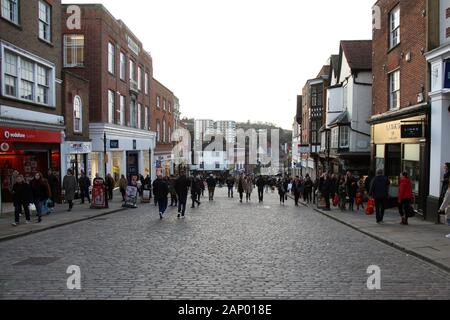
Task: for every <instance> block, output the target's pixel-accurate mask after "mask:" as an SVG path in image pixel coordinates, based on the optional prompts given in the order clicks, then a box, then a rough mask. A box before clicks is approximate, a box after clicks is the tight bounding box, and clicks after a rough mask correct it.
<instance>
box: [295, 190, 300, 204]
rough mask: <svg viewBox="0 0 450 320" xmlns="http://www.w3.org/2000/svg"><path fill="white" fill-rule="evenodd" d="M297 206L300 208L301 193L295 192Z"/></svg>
mask: <svg viewBox="0 0 450 320" xmlns="http://www.w3.org/2000/svg"><path fill="white" fill-rule="evenodd" d="M294 198H295V205H296V206H298V201H299V200H300V192H294Z"/></svg>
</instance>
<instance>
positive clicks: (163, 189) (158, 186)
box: [153, 179, 169, 199]
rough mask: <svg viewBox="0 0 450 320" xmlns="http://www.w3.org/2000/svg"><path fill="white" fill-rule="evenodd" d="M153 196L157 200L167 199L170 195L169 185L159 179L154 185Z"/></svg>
mask: <svg viewBox="0 0 450 320" xmlns="http://www.w3.org/2000/svg"><path fill="white" fill-rule="evenodd" d="M153 194H154V195H155V198H158V199H163V198H164V197H166V198H167V195H168V194H169V185H168V184H167V182H166V181H164V180H162V179H157V180H155V182H154V183H153Z"/></svg>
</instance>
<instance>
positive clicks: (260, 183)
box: [256, 176, 266, 203]
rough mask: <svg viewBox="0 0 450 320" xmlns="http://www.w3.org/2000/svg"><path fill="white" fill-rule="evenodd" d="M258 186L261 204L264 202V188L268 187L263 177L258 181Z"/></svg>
mask: <svg viewBox="0 0 450 320" xmlns="http://www.w3.org/2000/svg"><path fill="white" fill-rule="evenodd" d="M256 186H257V187H258V199H259V202H260V203H261V202H263V201H264V187H265V186H266V179H265V178H264V177H263V176H259V178H258V180H256Z"/></svg>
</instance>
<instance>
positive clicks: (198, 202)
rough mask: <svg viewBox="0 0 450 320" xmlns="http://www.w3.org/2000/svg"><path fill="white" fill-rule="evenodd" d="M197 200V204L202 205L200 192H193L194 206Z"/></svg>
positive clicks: (193, 206)
mask: <svg viewBox="0 0 450 320" xmlns="http://www.w3.org/2000/svg"><path fill="white" fill-rule="evenodd" d="M196 202H197V205H200V193H198V194H197V193H194V194H192V208H195V203H196Z"/></svg>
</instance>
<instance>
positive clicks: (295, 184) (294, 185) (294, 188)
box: [292, 176, 302, 207]
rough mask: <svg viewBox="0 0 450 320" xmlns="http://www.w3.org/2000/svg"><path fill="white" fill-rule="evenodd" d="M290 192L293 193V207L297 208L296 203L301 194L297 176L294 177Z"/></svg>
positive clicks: (300, 185)
mask: <svg viewBox="0 0 450 320" xmlns="http://www.w3.org/2000/svg"><path fill="white" fill-rule="evenodd" d="M292 192H293V193H294V199H295V206H296V207H298V201H299V200H300V195H301V194H302V184H301V182H300V178H299V177H298V176H297V177H295V180H294V182H293V183H292Z"/></svg>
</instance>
